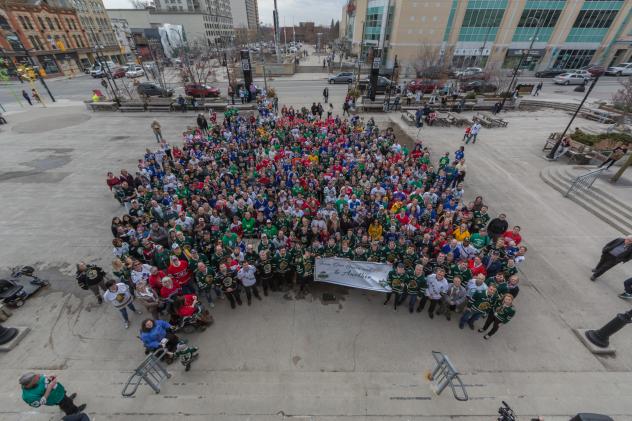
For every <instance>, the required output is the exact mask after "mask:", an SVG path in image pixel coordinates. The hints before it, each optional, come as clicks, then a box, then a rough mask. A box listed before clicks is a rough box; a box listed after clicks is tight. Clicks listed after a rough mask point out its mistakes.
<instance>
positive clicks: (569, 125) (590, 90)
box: [546, 75, 601, 159]
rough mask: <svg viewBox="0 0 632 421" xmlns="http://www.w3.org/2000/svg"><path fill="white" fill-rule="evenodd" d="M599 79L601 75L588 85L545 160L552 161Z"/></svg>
mask: <svg viewBox="0 0 632 421" xmlns="http://www.w3.org/2000/svg"><path fill="white" fill-rule="evenodd" d="M600 77H601V75H597V76H596V77H595V79H594V80H593V82H592V83H591V84H590V88H588V91H587V92H586V95H584V98H583V99H582V102H580V103H579V106H578V107H577V109H576V110H575V113H573V116H572V117H571V120H570V121H569V122H568V124H567V125H566V128H565V129H564V131H563V132H562V135H561V136H560V138H559V139H558V140H557V142H555V145H554V146H553V148H552V149H551V152H549V154H548V155H547V156H546V158H547V159H553V157H554V156H555V152H556V151H557V149H558V148H559V147H560V144H561V143H562V139H564V136H566V132H568V129H570V128H571V124H573V121H574V120H575V117H577V114H579V110H581V109H582V107H583V106H584V102H586V99H588V95H590V93H591V92H592V90H593V88H594V87H595V85H596V84H597V81H598V80H599V78H600Z"/></svg>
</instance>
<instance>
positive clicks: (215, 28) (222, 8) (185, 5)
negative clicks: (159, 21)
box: [154, 0, 235, 45]
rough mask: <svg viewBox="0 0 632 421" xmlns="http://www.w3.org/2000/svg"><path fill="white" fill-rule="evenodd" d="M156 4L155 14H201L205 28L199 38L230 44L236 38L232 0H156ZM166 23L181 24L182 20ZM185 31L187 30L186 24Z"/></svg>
mask: <svg viewBox="0 0 632 421" xmlns="http://www.w3.org/2000/svg"><path fill="white" fill-rule="evenodd" d="M154 5H155V12H156V13H155V15H159V14H161V13H163V14H164V13H170V14H173V15H176V14H180V13H181V14H187V13H188V14H192V15H198V16H201V19H202V22H203V26H204V30H203V36H201V37H200V36H198V38H205V39H206V41H207V43H209V44H214V45H229V44H230V43H232V42H233V40H234V38H235V31H234V29H233V17H232V15H231V7H230V0H155V1H154ZM164 23H173V24H181V23H180V22H164ZM185 31H187V27H186V26H185ZM187 32H189V31H187ZM195 32H198V31H197V30H196V31H195ZM189 38H191V37H190V36H189Z"/></svg>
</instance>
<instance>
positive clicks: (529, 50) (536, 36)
mask: <svg viewBox="0 0 632 421" xmlns="http://www.w3.org/2000/svg"><path fill="white" fill-rule="evenodd" d="M530 19H533V20H535V21H536V22H537V23H536V29H535V34H534V35H533V38H531V44H530V45H529V49H528V50H522V55H521V56H520V60H518V64H517V65H516V67H515V68H514V70H513V75H512V77H511V82H509V88H507V92H505V94H504V95H503V101H502V102H501V103H500V109H499V110H498V112H500V111H502V109H503V107H504V106H505V101H507V96H508V95H510V93H511V89H512V87H513V84H514V81H515V80H516V77H517V76H518V71H519V70H520V66H522V62H523V61H524V58H525V57H526V55H527V54H531V49H532V48H533V43H535V40H536V39H537V38H538V33H539V32H540V28H541V26H540V20H539V19H537V18H533V17H532V18H529V19H527V22H528V21H529V20H530Z"/></svg>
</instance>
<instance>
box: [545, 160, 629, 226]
mask: <svg viewBox="0 0 632 421" xmlns="http://www.w3.org/2000/svg"><path fill="white" fill-rule="evenodd" d="M549 176H550V177H552V178H553V179H555V180H557V181H558V182H559V183H560V184H561V185H562V186H563V188H564V193H566V191H567V190H568V188H569V187H570V185H571V180H572V178H570V177H568V178H566V179H565V178H564V177H563V176H561V175H560V174H559V173H555V171H553V172H552V173H551V174H549ZM573 197H577V198H578V199H579V200H581V206H582V207H584V208H585V209H587V210H588V211H589V212H591V213H593V215H595V216H597V217H599V218H600V219H602V220H603V221H605V222H607V223H608V224H610V225H611V226H613V227H615V228H617V229H618V230H619V231H621V232H622V233H624V234H627V233H628V232H630V231H632V220H630V217H629V213H628V212H627V211H626V210H621V209H620V208H618V207H617V206H609V205H607V204H604V200H603V199H602V198H600V197H598V196H596V194H594V193H593V194H591V190H589V191H581V192H577V191H574V192H572V193H571V194H570V195H569V197H568V198H569V199H571V200H572V198H573Z"/></svg>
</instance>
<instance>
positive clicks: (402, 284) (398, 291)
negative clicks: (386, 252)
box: [384, 263, 408, 310]
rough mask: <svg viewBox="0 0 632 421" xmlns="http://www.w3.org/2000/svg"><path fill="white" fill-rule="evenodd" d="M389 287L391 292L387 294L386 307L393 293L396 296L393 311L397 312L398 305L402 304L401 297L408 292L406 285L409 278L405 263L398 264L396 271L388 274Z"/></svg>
mask: <svg viewBox="0 0 632 421" xmlns="http://www.w3.org/2000/svg"><path fill="white" fill-rule="evenodd" d="M387 281H388V285H389V286H390V287H391V292H388V293H386V299H385V300H384V305H386V304H388V302H389V301H390V299H391V296H392V295H393V293H394V294H395V302H394V303H393V310H397V305H398V304H401V301H402V300H401V297H402V295H403V294H404V292H405V290H406V283H407V281H408V276H407V275H406V270H405V268H404V264H403V263H398V264H397V267H396V269H393V270H391V271H390V272H389V273H388V278H387Z"/></svg>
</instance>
